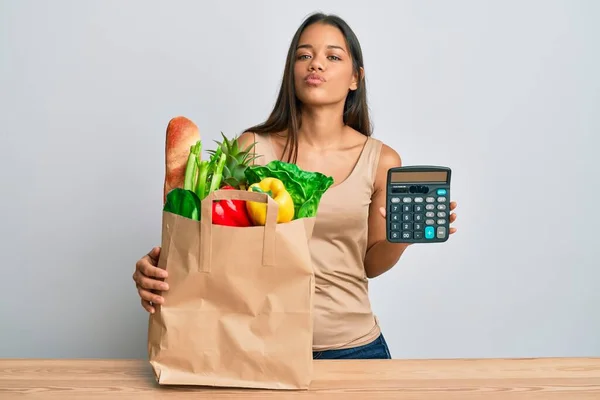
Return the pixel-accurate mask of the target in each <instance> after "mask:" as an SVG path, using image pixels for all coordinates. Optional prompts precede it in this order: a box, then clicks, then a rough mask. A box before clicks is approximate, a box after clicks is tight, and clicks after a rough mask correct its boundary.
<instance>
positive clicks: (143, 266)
mask: <svg viewBox="0 0 600 400" xmlns="http://www.w3.org/2000/svg"><path fill="white" fill-rule="evenodd" d="M138 270H139V271H140V272H141V273H142V274H144V275H146V276H150V277H155V278H166V277H167V275H168V274H167V271H165V270H164V269H162V268H158V267H156V266H154V265H152V264H151V263H150V262H149V261H148V260H145V259H142V260H140V261H139V266H138Z"/></svg>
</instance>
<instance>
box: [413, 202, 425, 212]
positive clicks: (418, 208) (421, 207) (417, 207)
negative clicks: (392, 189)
mask: <svg viewBox="0 0 600 400" xmlns="http://www.w3.org/2000/svg"><path fill="white" fill-rule="evenodd" d="M415 212H423V205H422V204H415Z"/></svg>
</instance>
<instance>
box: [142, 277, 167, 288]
mask: <svg viewBox="0 0 600 400" xmlns="http://www.w3.org/2000/svg"><path fill="white" fill-rule="evenodd" d="M138 285H139V286H141V287H142V288H144V289H147V290H169V284H168V283H166V282H163V281H161V280H158V279H153V278H149V277H147V276H143V275H140V276H139V277H138Z"/></svg>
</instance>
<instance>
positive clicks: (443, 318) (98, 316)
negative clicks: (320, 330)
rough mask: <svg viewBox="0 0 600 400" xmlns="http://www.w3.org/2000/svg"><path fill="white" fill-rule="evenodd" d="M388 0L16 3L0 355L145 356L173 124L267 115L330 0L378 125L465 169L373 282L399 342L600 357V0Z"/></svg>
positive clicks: (236, 128) (468, 350) (421, 155)
mask: <svg viewBox="0 0 600 400" xmlns="http://www.w3.org/2000/svg"><path fill="white" fill-rule="evenodd" d="M386 3H388V2H387V1H385V2H383V1H380V2H375V1H370V2H368V3H365V2H362V1H353V2H345V1H329V2H323V1H304V2H280V1H251V2H243V1H218V2H217V1H213V2H196V1H169V2H164V1H162V2H158V1H141V0H138V1H127V2H123V1H101V2H100V1H98V2H80V1H52V2H42V1H22V0H19V1H17V0H14V1H6V0H3V1H0V40H1V42H0V129H1V136H0V147H1V149H2V152H1V154H2V157H1V158H0V171H2V172H1V176H2V178H3V179H2V180H3V184H4V190H2V196H1V197H0V204H1V207H0V209H1V210H2V223H1V224H0V246H1V251H2V254H1V259H2V263H1V265H0V268H1V271H2V273H1V282H2V290H1V293H2V304H1V306H0V324H1V329H0V357H140V358H145V357H146V329H147V314H146V313H145V312H144V311H143V309H142V308H141V306H140V302H139V298H138V295H137V293H136V290H135V287H134V283H133V281H132V280H131V274H132V272H133V268H134V263H135V261H136V260H137V259H138V258H140V257H141V256H142V255H143V254H145V253H146V252H147V251H148V250H149V249H150V248H151V247H152V246H153V245H156V244H159V243H160V224H161V206H162V203H161V201H162V179H163V162H164V132H165V127H166V124H167V122H168V120H169V119H170V118H171V117H173V116H175V115H186V116H188V117H190V118H192V119H193V120H194V121H196V122H197V123H198V125H199V126H200V129H201V134H202V137H203V139H204V140H205V141H206V142H212V140H213V139H218V138H219V137H220V132H221V131H223V132H225V133H226V134H228V135H234V134H237V133H239V132H240V131H242V130H243V129H245V128H246V127H248V126H250V125H252V124H255V123H257V122H260V121H262V120H263V119H264V118H265V117H266V116H267V114H268V113H269V111H270V110H271V107H272V105H273V102H274V100H275V95H276V93H277V89H278V85H279V82H280V78H281V73H282V69H283V64H284V61H285V55H286V51H287V47H288V44H289V41H290V40H291V37H292V35H293V33H294V31H295V30H296V28H297V26H298V25H299V24H300V23H301V21H302V19H303V18H304V17H305V16H306V15H307V14H309V13H310V12H312V11H316V10H322V11H325V12H333V13H337V14H339V15H340V16H342V17H343V18H345V19H346V20H347V21H348V22H349V24H350V25H351V26H352V28H353V29H354V30H355V32H356V34H357V35H358V37H359V39H360V41H361V44H362V46H363V51H364V56H365V60H366V71H367V83H368V94H369V101H370V107H371V109H372V116H373V119H374V124H375V136H376V137H377V138H379V139H382V140H383V141H385V142H386V143H387V144H389V145H391V146H392V147H394V148H395V149H396V150H397V151H399V153H400V154H401V156H402V157H403V160H404V163H405V164H406V165H410V164H440V165H447V166H450V167H451V168H452V169H453V181H452V193H453V200H456V201H458V203H459V208H458V209H457V215H458V217H459V218H458V220H457V222H456V225H455V226H456V227H457V228H459V231H458V233H457V234H456V235H454V236H453V237H452V239H451V240H450V241H449V242H447V243H446V244H442V245H422V246H413V247H412V248H410V249H409V250H408V251H407V252H406V253H405V255H404V256H403V257H402V259H401V261H400V262H399V263H398V265H397V266H396V267H395V268H394V269H393V270H391V271H390V272H388V273H387V274H385V275H383V276H382V277H380V278H377V279H375V280H374V281H372V282H371V293H372V301H373V306H374V309H375V311H376V313H377V315H378V316H379V317H380V319H381V323H382V325H383V331H384V334H385V335H386V337H387V339H388V342H389V344H390V347H391V350H392V353H393V356H394V357H395V358H405V357H415V358H423V357H434V358H445V357H534V356H591V355H594V356H600V312H599V310H598V308H599V306H600V290H599V287H600V262H599V261H598V260H599V259H600V252H599V248H600V246H598V244H597V240H598V227H599V226H600V216H599V215H600V213H599V212H598V209H597V204H598V199H599V198H600V190H599V189H598V186H599V182H600V179H599V178H598V174H599V172H600V169H599V167H598V164H597V163H596V162H593V157H595V156H596V155H597V152H598V150H599V149H600V145H599V144H600V143H599V142H600V141H599V140H598V134H599V131H600V117H599V111H600V75H599V74H598V71H600V56H599V49H600V40H599V38H600V28H599V25H598V23H597V21H598V20H599V19H600V2H595V1H591V0H590V1H572V0H569V1H567V0H565V1H542V0H539V1H531V0H528V1H495V2H492V1H486V2H481V1H475V0H473V1H463V0H455V1H451V2H450V1H400V2H399V3H395V5H391V3H388V4H390V5H387V6H386V5H384V4H386ZM368 7H370V8H368Z"/></svg>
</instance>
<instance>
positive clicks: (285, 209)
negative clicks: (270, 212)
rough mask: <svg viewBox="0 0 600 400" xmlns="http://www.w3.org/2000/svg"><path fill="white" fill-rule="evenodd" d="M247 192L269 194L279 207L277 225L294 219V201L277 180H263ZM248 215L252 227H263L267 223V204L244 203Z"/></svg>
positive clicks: (251, 186)
mask: <svg viewBox="0 0 600 400" xmlns="http://www.w3.org/2000/svg"><path fill="white" fill-rule="evenodd" d="M248 191H249V192H261V193H267V194H269V195H270V196H271V197H272V198H273V200H275V202H276V203H277V204H278V205H279V211H278V213H277V223H278V224H279V223H282V222H289V221H291V220H292V219H293V218H294V201H293V200H292V196H290V194H289V193H288V192H287V190H286V189H285V186H284V185H283V182H281V180H279V179H277V178H264V179H263V180H262V181H260V182H257V183H254V184H252V185H250V187H248ZM246 209H247V210H248V215H249V216H250V219H251V220H252V223H253V224H254V225H265V224H266V223H267V203H259V202H256V201H246Z"/></svg>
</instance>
